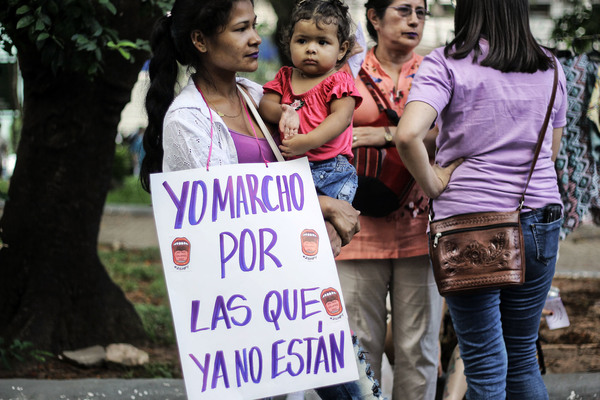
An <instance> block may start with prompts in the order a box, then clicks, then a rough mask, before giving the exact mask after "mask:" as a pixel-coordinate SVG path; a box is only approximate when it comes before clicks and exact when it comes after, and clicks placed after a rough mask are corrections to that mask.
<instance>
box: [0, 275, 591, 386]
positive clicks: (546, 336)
mask: <svg viewBox="0 0 600 400" xmlns="http://www.w3.org/2000/svg"><path fill="white" fill-rule="evenodd" d="M553 286H556V287H558V288H559V289H560V294H561V298H562V300H563V303H564V305H565V308H566V309H567V314H568V316H569V320H570V323H571V325H570V326H569V327H567V328H561V329H556V330H549V329H548V327H547V325H546V323H545V321H544V320H542V322H541V324H540V339H541V345H542V356H543V359H544V364H545V366H546V371H547V373H575V372H600V329H599V326H600V279H594V278H585V279H582V278H578V279H567V278H555V279H554V283H553ZM141 348H142V349H143V350H145V351H147V352H148V353H149V354H150V364H149V365H146V366H144V367H135V368H133V367H123V366H120V365H116V364H111V363H107V364H104V365H102V366H99V367H93V368H82V367H79V366H75V365H73V364H70V363H68V362H66V361H63V360H60V359H58V358H52V359H48V360H46V362H28V363H18V364H14V365H12V366H11V368H10V369H4V368H3V367H0V378H26V379H83V378H156V377H170V378H181V377H182V375H181V366H180V362H179V353H178V351H177V347H176V346H146V347H141Z"/></svg>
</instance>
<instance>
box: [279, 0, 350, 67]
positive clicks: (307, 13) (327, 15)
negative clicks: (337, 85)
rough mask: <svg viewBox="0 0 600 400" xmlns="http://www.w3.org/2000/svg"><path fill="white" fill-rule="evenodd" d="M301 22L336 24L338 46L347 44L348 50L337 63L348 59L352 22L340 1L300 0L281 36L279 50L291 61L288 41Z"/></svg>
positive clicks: (320, 24)
mask: <svg viewBox="0 0 600 400" xmlns="http://www.w3.org/2000/svg"><path fill="white" fill-rule="evenodd" d="M301 20H309V21H310V20H312V21H314V22H315V25H317V26H318V27H321V26H322V25H324V24H325V25H327V24H336V25H337V27H338V30H337V38H338V41H339V42H340V45H341V44H342V43H344V42H346V41H347V42H348V50H347V51H346V54H344V57H342V59H341V60H339V61H338V62H337V65H338V66H339V65H341V64H342V63H344V61H346V58H348V54H350V51H351V50H352V47H353V46H354V42H355V37H354V33H353V32H354V30H355V29H354V22H353V21H352V17H351V16H350V12H349V10H348V6H347V5H346V4H344V3H343V2H342V1H341V0H300V1H298V2H297V3H296V6H295V7H294V11H292V20H291V21H290V23H289V25H288V26H286V27H284V28H283V31H282V34H281V48H282V49H283V52H284V53H285V54H286V56H287V57H288V58H290V59H291V53H290V41H291V39H292V35H293V34H294V27H295V26H296V23H297V22H298V21H301Z"/></svg>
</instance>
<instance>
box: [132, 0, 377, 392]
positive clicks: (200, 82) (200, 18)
mask: <svg viewBox="0 0 600 400" xmlns="http://www.w3.org/2000/svg"><path fill="white" fill-rule="evenodd" d="M260 43H261V39H260V36H259V35H258V33H257V31H256V15H255V13H254V4H253V2H252V1H251V0H204V1H200V0H177V1H176V2H175V4H174V5H173V10H172V12H171V13H170V14H169V15H166V16H164V17H162V18H161V19H159V21H158V22H157V24H156V27H155V30H154V32H153V35H152V39H151V47H152V52H153V55H152V59H151V61H150V69H149V70H150V80H151V83H150V87H149V90H148V95H147V99H146V110H147V113H148V128H147V129H146V133H145V136H144V148H145V150H146V157H145V158H144V163H143V165H142V171H141V174H140V177H141V180H142V185H143V187H144V188H145V189H146V190H148V191H149V190H150V181H149V174H151V173H154V172H161V171H164V172H168V171H177V170H183V169H191V168H200V167H206V166H207V164H209V163H210V165H223V164H235V163H251V162H268V161H275V160H276V157H275V155H274V153H273V151H272V150H271V147H270V146H269V144H268V142H267V140H266V136H267V135H271V133H270V132H268V131H265V130H262V129H261V128H260V126H259V124H258V121H257V120H256V118H255V117H254V116H253V115H252V114H251V113H249V112H248V108H249V107H250V106H251V105H250V104H248V102H247V100H245V97H244V95H249V96H250V99H249V101H251V102H253V104H252V106H255V107H256V106H257V105H258V103H259V101H260V99H261V97H262V94H263V90H262V87H261V86H260V85H258V84H256V83H254V82H251V81H250V80H248V79H244V78H238V77H236V74H237V73H238V72H252V71H255V70H256V69H257V67H258V55H259V44H260ZM178 63H179V64H181V65H183V66H187V67H189V68H191V69H192V71H193V74H192V76H191V77H190V80H189V82H188V84H187V85H186V86H185V87H184V88H183V90H182V91H181V93H180V94H179V95H177V97H175V85H176V81H177V73H178ZM241 91H243V93H242V92H241ZM319 201H320V204H321V210H322V212H323V215H324V218H325V219H326V224H327V227H328V232H329V234H330V239H331V242H332V248H333V251H334V254H337V253H339V249H340V247H341V245H345V244H346V243H348V242H349V241H350V239H351V238H352V236H353V235H354V234H355V233H356V232H357V231H358V230H359V229H360V226H359V224H358V220H357V216H358V212H357V211H356V210H355V209H354V208H352V206H350V204H349V203H348V202H346V201H343V200H338V199H334V198H331V197H327V196H320V197H319ZM360 364H361V365H359V373H360V376H361V380H359V381H356V382H350V383H347V384H344V385H337V386H334V387H329V388H321V389H318V390H317V392H318V393H319V394H320V395H321V397H322V398H329V399H373V398H379V397H378V394H377V390H378V388H377V387H376V386H375V387H373V386H374V385H373V381H372V380H371V379H370V378H368V377H367V376H366V370H367V368H368V367H367V366H366V365H365V363H364V361H361V363H360Z"/></svg>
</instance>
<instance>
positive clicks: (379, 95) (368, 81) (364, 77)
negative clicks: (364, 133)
mask: <svg viewBox="0 0 600 400" xmlns="http://www.w3.org/2000/svg"><path fill="white" fill-rule="evenodd" d="M358 76H359V77H360V80H361V81H362V82H363V83H364V84H365V87H366V88H367V90H368V91H369V93H370V94H371V97H373V100H375V104H377V108H378V109H379V112H380V113H382V112H384V113H385V114H386V116H387V119H388V123H390V124H391V125H394V120H393V119H392V117H390V114H389V113H388V111H389V112H391V113H392V114H394V116H395V118H396V119H397V118H398V114H396V112H395V111H394V110H393V109H392V106H391V104H390V102H389V101H388V99H387V97H385V96H384V95H383V92H382V91H381V89H379V86H377V84H375V81H373V78H371V75H369V74H368V73H367V71H366V70H365V69H364V68H363V67H360V70H359V71H358ZM382 103H385V107H384V104H382ZM397 123H398V122H397V121H396V122H395V124H397ZM383 129H384V130H385V132H386V134H389V133H390V128H389V127H388V126H387V125H384V126H383Z"/></svg>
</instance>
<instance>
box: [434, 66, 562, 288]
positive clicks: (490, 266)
mask: <svg viewBox="0 0 600 400" xmlns="http://www.w3.org/2000/svg"><path fill="white" fill-rule="evenodd" d="M556 68H557V67H556V64H554V84H553V85H554V86H553V89H552V96H551V98H550V104H549V105H548V110H547V112H546V117H545V119H544V123H543V125H542V129H541V130H540V133H539V136H538V141H537V144H536V147H535V151H534V156H533V162H532V164H531V168H530V170H529V176H528V177H527V183H526V184H525V189H524V190H523V194H522V195H521V200H520V202H519V206H518V207H517V209H516V210H515V211H509V212H480V213H468V214H460V215H455V216H452V217H449V218H444V219H442V220H439V221H434V220H433V218H434V213H433V207H430V214H429V218H430V221H432V222H430V228H429V255H430V258H431V262H432V264H433V272H434V276H435V281H436V283H437V287H438V291H439V292H440V294H441V295H442V296H445V295H452V294H461V293H465V292H470V291H474V290H479V289H486V288H495V287H501V286H508V285H520V284H522V283H523V282H524V281H525V247H524V243H523V233H522V231H521V222H520V218H519V217H520V213H521V209H522V208H523V203H524V201H525V193H526V192H527V187H528V186H529V181H530V180H531V175H532V174H533V170H534V168H535V164H536V162H537V159H538V156H539V153H540V149H541V147H542V143H543V141H544V136H545V133H546V129H547V127H548V122H549V120H550V114H551V112H552V106H553V104H554V98H555V97H556V87H557V81H558V71H557V69H556Z"/></svg>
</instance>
